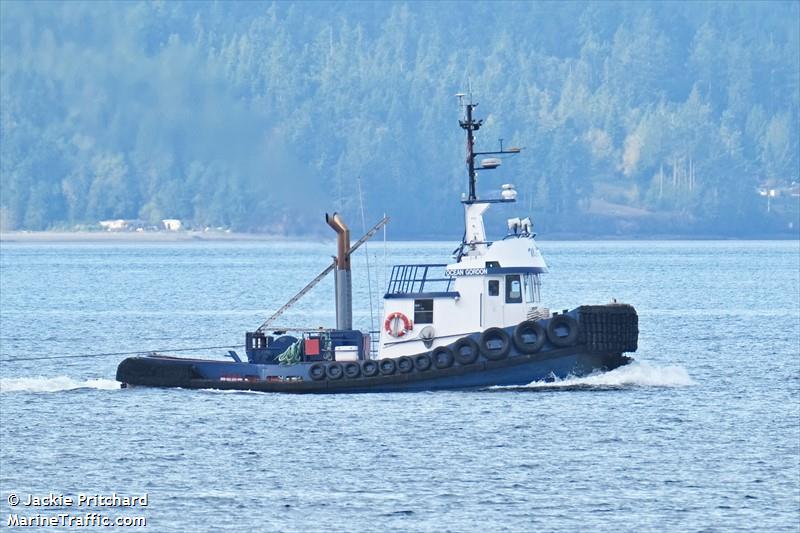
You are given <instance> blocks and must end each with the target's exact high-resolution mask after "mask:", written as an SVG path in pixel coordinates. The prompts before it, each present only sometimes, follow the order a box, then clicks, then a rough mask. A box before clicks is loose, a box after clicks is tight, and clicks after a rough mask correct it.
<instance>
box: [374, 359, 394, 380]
mask: <svg viewBox="0 0 800 533" xmlns="http://www.w3.org/2000/svg"><path fill="white" fill-rule="evenodd" d="M378 368H379V369H380V371H381V374H382V375H384V376H391V375H392V374H394V372H395V370H397V364H396V363H395V362H394V359H392V358H391V357H387V358H386V359H381V360H380V361H378Z"/></svg>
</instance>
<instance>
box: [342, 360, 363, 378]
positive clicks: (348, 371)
mask: <svg viewBox="0 0 800 533" xmlns="http://www.w3.org/2000/svg"><path fill="white" fill-rule="evenodd" d="M360 375H361V367H360V366H359V364H358V363H356V362H355V361H349V362H347V363H345V364H344V377H346V378H347V379H356V378H358V376H360Z"/></svg>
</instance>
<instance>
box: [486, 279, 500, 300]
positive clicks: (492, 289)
mask: <svg viewBox="0 0 800 533" xmlns="http://www.w3.org/2000/svg"><path fill="white" fill-rule="evenodd" d="M499 295H500V280H499V279H490V280H489V296H499Z"/></svg>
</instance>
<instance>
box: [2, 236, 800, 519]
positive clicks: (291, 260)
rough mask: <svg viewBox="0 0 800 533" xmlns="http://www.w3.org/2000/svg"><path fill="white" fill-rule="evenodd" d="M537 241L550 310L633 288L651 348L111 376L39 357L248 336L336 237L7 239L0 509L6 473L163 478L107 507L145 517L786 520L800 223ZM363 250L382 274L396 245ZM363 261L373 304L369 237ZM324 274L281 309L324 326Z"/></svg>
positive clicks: (100, 482) (795, 485)
mask: <svg viewBox="0 0 800 533" xmlns="http://www.w3.org/2000/svg"><path fill="white" fill-rule="evenodd" d="M453 247H454V246H453V243H421V244H420V243H391V244H390V245H389V246H388V247H387V249H386V252H385V253H386V255H387V257H388V259H389V262H423V261H432V262H440V261H442V260H443V259H446V257H447V256H448V253H449V252H450V250H451V249H452V248H453ZM541 247H542V249H543V252H544V254H545V257H546V259H547V260H548V262H549V264H550V267H551V273H550V274H548V275H547V276H546V278H545V285H544V291H543V294H544V297H545V298H546V300H547V301H548V302H549V303H550V304H551V307H552V308H553V309H563V308H569V307H574V306H576V305H579V304H583V303H605V302H607V301H609V300H610V299H611V298H617V299H618V300H619V301H624V302H630V303H632V304H634V305H635V306H636V308H637V309H638V311H639V314H640V329H641V335H640V343H639V345H640V349H639V352H638V353H637V354H636V359H637V362H636V363H634V364H633V365H631V366H629V367H626V368H622V369H618V370H616V371H614V372H612V373H609V374H606V375H601V376H593V377H589V378H584V379H569V380H566V381H563V382H560V383H533V384H531V385H529V386H528V387H524V388H517V389H510V390H509V389H493V390H487V391H481V392H445V393H419V394H393V395H384V394H367V395H353V396H350V395H337V396H302V397H298V396H288V395H286V396H283V395H270V394H259V393H221V392H213V391H185V390H155V389H131V390H120V389H118V388H117V386H116V383H115V382H114V381H113V378H114V372H115V368H116V365H117V363H118V362H119V360H120V359H121V357H114V356H111V357H97V358H81V359H72V360H65V359H57V360H48V361H25V359H26V358H30V357H34V356H42V355H47V356H52V355H78V354H85V353H97V352H123V351H129V350H137V349H165V348H180V347H193V346H217V345H228V344H236V343H241V342H242V340H243V336H244V331H245V330H247V329H252V328H254V327H256V326H258V325H259V324H260V322H261V321H262V320H263V319H264V318H265V317H266V316H268V315H269V314H270V312H271V311H272V310H274V309H275V308H276V307H277V306H278V305H280V304H281V303H283V301H285V300H287V299H288V298H289V297H290V296H291V295H292V294H293V293H294V292H295V291H296V290H297V289H299V288H300V287H302V286H303V284H304V283H305V282H306V281H307V280H308V279H310V278H311V277H313V276H314V275H315V274H316V273H317V272H319V271H320V270H322V269H323V268H324V267H325V266H327V262H328V261H329V258H330V255H331V254H332V253H333V250H334V246H333V244H332V243H330V242H319V243H177V244H107V243H105V244H52V245H44V244H37V245H30V244H22V243H3V244H2V246H0V252H2V253H0V267H1V268H0V352H1V353H0V356H2V361H3V362H2V364H0V421H1V422H2V424H0V426H2V427H1V429H0V450H1V452H2V453H1V458H0V485H1V486H0V492H2V500H1V501H0V523H2V526H3V527H4V526H6V521H7V517H8V514H9V513H10V512H11V508H10V507H9V505H8V503H7V497H8V495H9V494H11V493H14V494H18V495H21V496H23V495H26V494H29V493H44V494H47V493H49V492H55V493H58V494H66V495H70V494H73V495H74V494H77V493H80V492H83V493H89V492H91V493H100V494H110V493H112V492H116V493H117V494H123V495H140V494H143V493H147V494H148V498H149V505H148V506H147V507H145V508H140V509H137V510H132V511H128V510H125V511H119V510H114V509H111V510H104V511H103V512H104V513H106V514H109V515H112V516H113V515H115V514H117V515H119V514H128V515H136V514H138V515H143V516H145V517H146V518H147V521H148V526H147V528H146V530H149V531H220V530H234V529H235V530H239V531H298V532H306V531H359V530H367V531H383V530H399V531H409V530H411V531H436V532H439V531H495V530H507V531H551V530H559V531H610V532H618V531H681V532H683V531H792V532H797V531H798V529H800V354H799V353H798V352H799V351H800V348H799V347H800V247H799V245H798V243H797V242H595V243H586V242H569V243H562V242H546V241H545V242H542V243H541ZM369 257H370V262H371V266H372V270H371V271H372V279H371V283H370V284H371V286H372V289H373V292H374V291H375V289H376V286H378V285H382V283H383V281H382V280H383V276H384V273H383V271H382V270H380V269H379V268H376V267H379V266H380V265H382V264H383V262H384V248H383V246H382V245H380V244H374V245H373V246H372V247H371V248H370V250H369ZM354 268H355V269H356V271H355V272H354V277H355V281H356V286H355V288H354V292H355V294H356V305H355V308H356V309H355V320H356V322H357V323H358V325H360V326H361V327H365V328H366V327H368V326H369V324H370V321H371V320H370V310H369V305H368V302H369V300H370V299H369V290H368V284H367V277H366V276H365V256H364V254H360V255H359V256H358V257H357V258H356V259H355V262H354ZM332 294H333V287H332V280H326V282H325V283H323V284H322V285H321V286H320V287H318V288H317V289H316V290H315V291H313V292H312V293H311V294H309V295H308V296H307V297H306V298H305V299H304V300H302V301H301V303H300V304H299V305H298V306H297V307H296V308H295V309H293V310H292V311H290V312H289V313H287V314H286V316H285V317H284V318H282V319H281V323H283V324H290V325H306V326H317V325H330V324H332V323H333V321H334V314H333V313H334V311H333V306H332V303H331V299H332ZM375 305H377V301H376V303H375ZM374 314H375V315H376V316H375V318H374V323H375V324H377V323H378V321H379V320H380V309H377V308H376V309H375V313H374ZM219 353H223V351H221V350H217V351H215V352H214V355H216V354H219ZM16 509H17V512H19V514H21V515H22V514H26V513H27V514H32V512H33V511H31V510H30V509H28V510H25V509H23V508H20V507H18V508H16ZM52 512H55V511H52ZM134 530H136V528H134ZM139 530H144V529H139Z"/></svg>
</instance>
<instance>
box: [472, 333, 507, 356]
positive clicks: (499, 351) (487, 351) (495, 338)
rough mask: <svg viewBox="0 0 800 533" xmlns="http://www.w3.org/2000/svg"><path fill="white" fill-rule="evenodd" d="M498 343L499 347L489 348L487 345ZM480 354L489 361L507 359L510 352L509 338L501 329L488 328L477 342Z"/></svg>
mask: <svg viewBox="0 0 800 533" xmlns="http://www.w3.org/2000/svg"><path fill="white" fill-rule="evenodd" d="M497 342H499V343H500V346H494V347H492V346H490V344H489V343H497ZM478 346H480V349H481V353H482V354H483V356H484V357H485V358H486V359H488V360H489V361H500V360H501V359H505V358H506V357H508V352H509V351H510V350H511V336H510V335H509V334H508V333H507V332H506V330H504V329H502V328H489V329H487V330H486V331H484V332H483V333H481V340H480V342H478Z"/></svg>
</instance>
